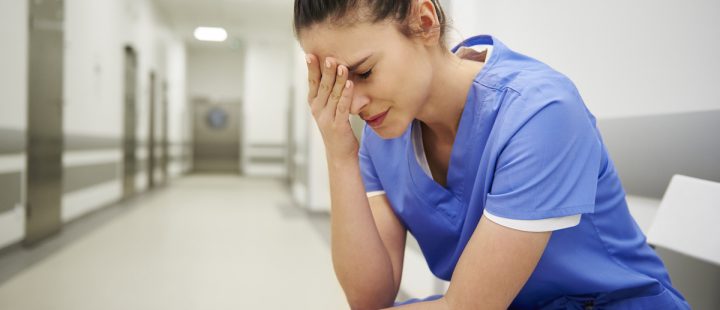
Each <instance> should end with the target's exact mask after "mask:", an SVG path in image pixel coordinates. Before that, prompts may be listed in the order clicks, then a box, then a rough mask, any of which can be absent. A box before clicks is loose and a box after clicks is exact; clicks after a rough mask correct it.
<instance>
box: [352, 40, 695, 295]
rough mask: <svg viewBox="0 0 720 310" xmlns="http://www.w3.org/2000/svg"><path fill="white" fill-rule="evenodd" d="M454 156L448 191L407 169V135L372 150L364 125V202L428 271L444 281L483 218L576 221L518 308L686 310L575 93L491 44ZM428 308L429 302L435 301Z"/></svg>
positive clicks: (551, 73)
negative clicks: (395, 229)
mask: <svg viewBox="0 0 720 310" xmlns="http://www.w3.org/2000/svg"><path fill="white" fill-rule="evenodd" d="M474 45H493V53H492V57H491V58H490V59H489V60H488V61H487V63H486V64H485V66H484V67H483V69H482V70H481V71H480V72H479V73H478V75H477V76H476V77H475V80H474V83H473V84H472V86H471V88H470V91H469V92H468V94H467V100H466V102H465V107H464V110H463V112H462V116H461V118H460V124H459V128H458V131H457V135H456V137H455V141H454V144H453V147H452V152H451V157H450V163H449V168H448V176H447V186H446V187H443V186H442V185H440V184H438V183H436V182H435V181H434V180H433V179H432V178H431V177H430V176H428V175H427V174H426V173H425V172H424V171H423V169H422V168H421V166H420V165H419V163H418V162H417V160H416V157H415V153H414V150H413V145H412V141H411V131H412V128H411V126H412V125H411V126H409V127H408V129H407V130H406V131H405V133H404V134H403V135H402V136H400V137H398V138H395V139H382V138H380V137H379V136H378V135H377V134H376V133H375V132H373V131H372V129H371V128H370V127H368V126H365V129H364V134H363V138H362V142H361V147H360V153H359V155H360V166H361V170H362V178H363V182H364V184H365V190H366V191H367V192H373V191H385V192H386V195H387V198H388V200H389V201H390V204H391V205H392V208H393V211H394V212H395V215H396V216H397V217H398V219H399V220H400V221H401V223H402V224H403V225H404V226H405V227H406V228H407V229H408V231H409V232H410V233H411V234H412V235H413V236H414V237H415V239H417V241H418V243H419V245H420V248H421V250H422V252H423V255H424V256H425V259H426V261H427V263H428V265H429V267H430V270H431V271H432V272H433V274H435V275H436V276H437V277H439V278H441V279H443V280H447V281H450V280H451V275H452V272H453V270H454V269H455V265H456V263H457V261H458V259H459V258H460V255H461V254H462V252H463V249H464V248H465V245H466V244H467V242H468V240H469V239H470V236H471V235H472V233H473V232H474V231H475V227H476V226H477V224H478V222H479V221H480V218H481V216H482V215H483V212H489V213H491V214H492V215H495V216H499V217H503V218H508V219H516V220H537V219H546V218H555V217H562V216H569V215H577V214H582V216H581V221H580V223H579V224H578V225H577V226H574V227H571V228H567V229H561V230H557V231H554V232H553V234H552V236H551V238H550V241H549V243H548V244H547V248H546V249H545V252H544V253H543V255H542V258H541V259H540V261H539V263H538V265H537V267H536V268H535V271H534V272H533V274H532V275H531V276H530V278H529V280H528V281H527V283H526V284H525V286H524V287H523V288H522V290H521V291H520V293H519V294H518V295H517V297H516V298H515V300H514V301H513V303H512V305H511V308H514V309H515V308H516V309H538V308H547V309H558V308H560V309H565V308H568V309H572V308H574V307H584V306H587V305H590V304H594V305H595V306H598V307H601V308H610V309H626V308H627V309H631V308H632V309H639V308H643V309H645V308H648V309H650V308H652V309H675V308H679V309H686V308H689V306H688V305H687V303H686V302H685V301H684V298H683V297H682V295H681V294H680V293H679V292H678V291H677V290H675V289H674V288H673V287H672V285H671V283H670V278H669V276H668V274H667V272H666V270H665V267H664V266H663V263H662V262H661V261H660V259H659V258H658V256H657V255H656V254H655V252H654V251H653V250H652V249H651V248H650V247H649V246H648V244H647V243H646V239H645V236H644V235H643V233H642V232H641V231H640V228H639V227H638V225H637V224H636V223H635V221H634V220H633V218H632V217H631V215H630V213H629V211H628V207H627V204H626V202H625V192H624V191H623V188H622V185H621V184H620V179H619V178H618V175H617V172H616V171H615V167H614V165H613V163H612V160H611V159H610V158H609V157H608V152H607V150H606V148H605V146H604V144H603V142H602V139H601V137H600V132H599V131H598V129H597V127H596V125H595V117H594V116H593V115H592V114H591V113H590V112H589V111H588V109H587V108H586V106H585V104H584V103H583V100H582V99H581V97H580V94H579V93H578V91H577V89H576V87H575V86H574V84H573V83H572V82H571V81H570V80H569V79H568V78H567V77H566V76H564V75H562V74H561V73H558V72H557V71H555V70H553V69H552V68H550V67H549V66H547V65H545V64H543V63H541V62H539V61H537V60H535V59H532V58H529V57H527V56H524V55H521V54H519V53H516V52H514V51H511V50H510V49H508V48H507V47H506V46H505V45H503V44H502V43H501V42H500V41H498V40H497V39H494V38H492V37H490V36H477V37H473V38H470V39H468V40H466V41H465V42H463V43H461V44H460V45H459V46H458V47H455V48H454V49H453V51H456V50H457V49H458V48H459V47H460V46H468V47H470V46H474ZM435 298H436V297H435Z"/></svg>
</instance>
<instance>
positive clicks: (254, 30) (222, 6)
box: [153, 0, 293, 47]
mask: <svg viewBox="0 0 720 310" xmlns="http://www.w3.org/2000/svg"><path fill="white" fill-rule="evenodd" d="M153 1H154V2H155V4H156V6H157V8H158V11H159V14H160V15H161V16H162V17H163V18H164V19H165V20H166V22H167V23H168V24H169V26H170V27H171V29H173V30H174V31H175V32H176V33H178V34H180V35H181V36H182V37H183V38H184V39H185V42H187V43H188V45H189V46H202V47H212V46H218V47H222V46H230V47H239V46H241V45H244V44H246V43H247V42H248V41H256V42H261V43H276V42H287V41H290V40H292V38H293V34H292V17H293V0H153ZM198 26H210V27H223V28H225V30H227V32H228V40H226V41H225V42H222V43H218V42H200V41H197V40H195V39H194V38H193V30H195V27H198Z"/></svg>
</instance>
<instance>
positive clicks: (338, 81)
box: [325, 65, 348, 118]
mask: <svg viewBox="0 0 720 310" xmlns="http://www.w3.org/2000/svg"><path fill="white" fill-rule="evenodd" d="M347 77H348V69H347V68H346V67H345V66H342V65H338V66H337V76H336V77H335V85H334V86H333V89H332V91H331V92H330V97H329V98H328V103H327V108H325V110H327V111H328V113H330V116H331V117H333V118H334V117H335V109H337V105H338V101H340V96H341V95H342V93H343V89H345V81H347Z"/></svg>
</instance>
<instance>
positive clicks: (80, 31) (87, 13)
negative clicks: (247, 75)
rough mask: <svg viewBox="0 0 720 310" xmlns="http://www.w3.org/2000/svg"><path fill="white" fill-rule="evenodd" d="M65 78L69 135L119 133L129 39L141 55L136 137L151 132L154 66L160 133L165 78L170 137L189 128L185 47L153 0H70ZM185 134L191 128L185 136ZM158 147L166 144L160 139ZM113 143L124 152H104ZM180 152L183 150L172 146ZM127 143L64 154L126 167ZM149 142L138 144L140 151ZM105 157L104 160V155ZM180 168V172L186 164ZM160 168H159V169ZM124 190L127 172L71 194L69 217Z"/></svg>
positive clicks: (142, 178)
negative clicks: (184, 126) (123, 177)
mask: <svg viewBox="0 0 720 310" xmlns="http://www.w3.org/2000/svg"><path fill="white" fill-rule="evenodd" d="M65 12H66V14H65V42H66V49H65V68H64V69H65V71H64V74H65V81H64V92H65V93H64V96H65V110H64V124H63V126H64V132H65V135H66V136H69V135H78V136H96V137H101V138H109V139H112V138H115V139H120V138H122V135H123V114H124V107H123V92H124V85H123V83H124V47H125V46H126V45H131V46H132V47H133V48H134V49H135V50H136V52H137V55H138V68H137V69H138V71H137V72H138V85H137V86H138V98H137V110H138V117H137V125H138V126H137V135H138V136H137V137H138V140H139V141H147V140H148V135H149V127H148V125H149V113H150V112H149V102H150V84H149V83H150V81H149V74H150V72H151V71H153V72H155V75H156V79H155V82H156V84H155V87H156V92H155V95H156V97H155V98H156V99H155V104H156V107H155V112H156V113H155V116H156V117H155V125H156V126H155V127H156V128H155V137H156V140H158V141H159V139H160V137H161V134H162V127H161V126H162V121H161V120H162V100H161V98H162V85H163V82H164V81H167V83H168V111H169V115H168V123H169V128H170V129H171V130H169V136H170V141H171V142H179V141H182V140H183V139H185V140H187V138H183V136H185V134H184V133H180V130H181V128H180V125H179V124H183V122H186V121H185V120H184V118H187V113H185V112H184V111H185V107H186V102H185V95H184V94H185V75H184V70H185V58H184V57H185V51H184V49H185V47H184V43H183V42H182V40H181V39H180V37H178V36H176V35H174V34H173V33H171V32H170V31H169V30H168V28H167V27H166V26H164V22H163V21H162V20H161V19H160V17H159V15H158V13H157V12H156V10H155V8H154V6H153V4H152V2H151V1H149V0H123V1H116V0H93V1H90V0H67V1H66V2H65ZM185 137H186V136H185ZM158 150H159V144H158ZM111 151H114V152H115V153H117V154H118V156H110V157H108V156H104V155H103V154H107V152H111ZM170 151H171V152H178V151H177V150H172V149H171V150H170ZM121 152H122V149H121V148H119V147H118V148H113V149H109V150H91V151H69V152H66V153H65V154H64V157H65V162H66V167H69V166H68V165H69V164H68V163H70V162H71V163H73V164H72V165H84V164H87V163H89V162H83V161H82V160H76V158H84V159H87V160H89V161H92V162H96V163H97V162H98V161H99V160H100V158H104V162H107V163H112V162H117V163H119V165H118V169H119V171H118V175H122V173H120V172H121V171H122V170H121V169H122V165H121V158H122V157H121V156H120V154H121ZM147 154H148V150H147V148H146V147H139V150H138V155H139V157H140V159H146V158H147ZM157 154H159V151H158V152H157ZM101 162H103V161H101ZM182 170H183V169H182V168H178V167H176V168H174V169H173V171H175V173H174V174H177V173H178V172H180V171H182ZM156 175H159V169H158V171H157V172H156ZM137 178H138V180H139V181H142V183H140V182H138V183H139V184H138V188H139V189H144V188H145V185H146V184H145V180H146V176H145V175H144V173H141V174H139V175H138V177H137ZM121 194H122V183H121V179H117V180H114V181H110V182H106V183H104V184H98V185H97V186H94V187H91V188H87V189H83V190H80V191H77V192H73V193H70V194H66V195H65V197H63V207H62V209H63V211H62V213H63V219H64V220H71V219H73V218H75V217H77V216H81V215H82V214H84V213H86V212H89V211H92V210H93V209H96V208H99V207H101V206H103V205H105V204H107V203H110V202H113V201H116V200H117V199H119V198H120V196H121Z"/></svg>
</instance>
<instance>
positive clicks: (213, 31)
mask: <svg viewBox="0 0 720 310" xmlns="http://www.w3.org/2000/svg"><path fill="white" fill-rule="evenodd" d="M193 34H194V35H195V39H198V40H200V41H215V42H222V41H225V39H227V31H225V29H223V28H219V27H197V28H195V32H194V33H193Z"/></svg>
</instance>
